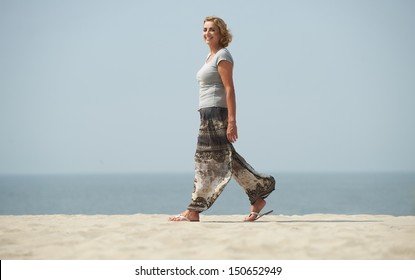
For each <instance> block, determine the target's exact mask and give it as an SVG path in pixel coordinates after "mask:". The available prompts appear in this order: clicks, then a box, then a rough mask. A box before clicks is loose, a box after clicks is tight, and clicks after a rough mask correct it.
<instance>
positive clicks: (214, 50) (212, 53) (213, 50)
mask: <svg viewBox="0 0 415 280" xmlns="http://www.w3.org/2000/svg"><path fill="white" fill-rule="evenodd" d="M209 49H210V55H214V54H216V53H217V52H218V51H219V50H220V49H222V47H221V46H220V45H215V46H209Z"/></svg>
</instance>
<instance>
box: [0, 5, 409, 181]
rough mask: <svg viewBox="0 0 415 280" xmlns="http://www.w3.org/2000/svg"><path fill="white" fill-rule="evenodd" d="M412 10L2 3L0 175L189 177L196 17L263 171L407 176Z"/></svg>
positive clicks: (242, 146) (245, 143) (198, 60)
mask: <svg viewBox="0 0 415 280" xmlns="http://www.w3.org/2000/svg"><path fill="white" fill-rule="evenodd" d="M414 14H415V2H414V1H411V0H408V1H404V0H394V1H385V0H347V1H346V0H339V1H330V0H327V1H324V0H317V1H306V0H297V1H296V0H294V1H280V0H277V1H276V0H265V1H240V0H239V1H236V0H228V1H218V0H211V1H208V2H206V1H191V0H176V1H169V0H152V1H148V0H147V1H132V0H131V1H128V0H119V1H98V0H96V1H93V0H82V1H81V0H70V1H69V0H68V1H65V0H62V1H55V0H39V1H30V0H18V1H14V0H13V1H12V0H0V38H1V39H0V174H46V173H47V174H50V173H59V174H60V173H64V174H66V173H146V172H152V173H165V172H193V170H194V162H193V156H194V151H195V148H196V141H197V133H198V125H199V115H198V112H197V106H198V84H197V80H196V72H197V71H198V70H199V68H200V67H201V66H202V64H203V62H204V59H205V58H206V56H207V54H208V51H209V50H208V48H207V46H206V44H205V43H204V42H203V40H202V28H203V19H204V17H205V16H208V15H216V16H219V17H221V18H223V19H224V20H225V21H226V22H227V24H228V26H229V28H230V30H231V32H232V34H233V36H234V40H233V41H232V43H231V44H230V45H229V47H228V49H229V50H230V52H231V53H232V56H233V58H234V61H235V68H234V83H235V89H236V96H237V125H238V132H239V139H238V141H237V142H236V143H235V148H236V150H237V151H238V152H239V153H240V154H241V155H242V156H243V157H244V158H245V159H246V160H247V161H248V162H249V163H250V164H251V165H252V166H253V167H254V168H255V169H257V170H258V171H260V172H274V173H278V172H401V171H405V172H414V171H415V144H414V143H415V125H414V124H415V51H414V50H415V17H414V16H413V15H414Z"/></svg>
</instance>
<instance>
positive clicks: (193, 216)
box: [169, 210, 199, 222]
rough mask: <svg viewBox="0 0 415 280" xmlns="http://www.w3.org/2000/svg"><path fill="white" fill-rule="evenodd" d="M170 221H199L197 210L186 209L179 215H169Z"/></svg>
mask: <svg viewBox="0 0 415 280" xmlns="http://www.w3.org/2000/svg"><path fill="white" fill-rule="evenodd" d="M169 221H172V222H199V212H197V211H193V210H186V211H184V212H183V213H181V214H180V215H177V216H175V217H170V218H169Z"/></svg>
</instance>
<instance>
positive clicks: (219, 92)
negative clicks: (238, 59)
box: [196, 48, 233, 109]
mask: <svg viewBox="0 0 415 280" xmlns="http://www.w3.org/2000/svg"><path fill="white" fill-rule="evenodd" d="M222 60H226V61H229V62H230V63H232V65H233V59H232V56H231V53H230V52H229V51H228V50H227V49H226V48H223V49H220V50H219V51H218V52H217V53H216V54H215V55H214V56H213V57H212V59H211V60H210V61H209V62H207V63H205V64H204V65H203V66H202V68H200V70H199V71H198V72H197V75H196V78H197V80H198V82H199V87H200V90H199V109H201V108H208V107H223V108H227V104H226V91H225V88H224V86H223V83H222V80H221V78H220V75H219V72H218V65H219V62H221V61H222Z"/></svg>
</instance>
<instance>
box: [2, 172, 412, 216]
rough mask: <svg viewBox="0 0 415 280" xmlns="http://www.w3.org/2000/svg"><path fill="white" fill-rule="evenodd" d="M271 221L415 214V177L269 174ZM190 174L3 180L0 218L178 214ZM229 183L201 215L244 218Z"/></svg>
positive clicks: (242, 203)
mask: <svg viewBox="0 0 415 280" xmlns="http://www.w3.org/2000/svg"><path fill="white" fill-rule="evenodd" d="M271 174H272V175H273V176H274V177H275V178H276V180H277V186H276V190H275V192H273V193H272V194H271V195H270V196H269V197H268V199H267V206H266V209H273V210H274V214H277V215H278V214H280V215H304V214H313V213H323V214H386V215H394V216H403V215H415V173H310V174H307V173H281V174H279V173H271ZM192 190H193V174H191V173H189V174H90V175H85V174H84V175H79V174H78V175H76V174H74V175H14V176H5V175H3V176H0V215H39V214H87V215H93V214H106V215H111V214H136V213H143V214H177V213H180V212H181V211H183V210H184V209H185V208H186V206H187V205H188V204H189V202H190V199H191V193H192ZM249 206H250V205H249V201H248V199H247V196H246V195H245V193H244V192H243V189H242V188H241V187H240V186H239V185H238V184H237V183H236V182H235V181H234V180H231V182H230V183H229V184H228V185H227V186H226V188H225V190H224V192H223V193H222V194H221V196H220V197H219V198H218V200H217V201H216V202H215V204H214V205H213V206H212V207H211V208H210V209H209V210H207V211H206V212H205V213H204V214H207V215H208V214H212V215H213V214H215V215H231V214H247V213H248V212H249Z"/></svg>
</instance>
